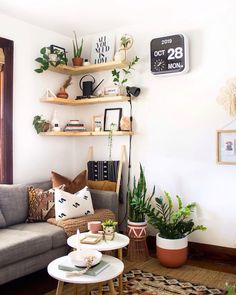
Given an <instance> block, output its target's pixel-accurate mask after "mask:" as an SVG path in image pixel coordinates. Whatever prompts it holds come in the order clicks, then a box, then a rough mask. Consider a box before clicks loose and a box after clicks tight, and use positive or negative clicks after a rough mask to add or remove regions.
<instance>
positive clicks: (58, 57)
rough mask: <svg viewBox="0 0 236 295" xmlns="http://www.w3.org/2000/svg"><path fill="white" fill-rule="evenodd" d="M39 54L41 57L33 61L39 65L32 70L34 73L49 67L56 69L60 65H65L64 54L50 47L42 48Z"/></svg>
mask: <svg viewBox="0 0 236 295" xmlns="http://www.w3.org/2000/svg"><path fill="white" fill-rule="evenodd" d="M52 50H53V51H52ZM40 54H41V56H40V57H38V58H36V59H35V61H37V62H38V63H39V64H40V67H39V68H38V69H35V70H34V71H35V72H36V73H42V72H43V71H46V70H47V69H48V68H49V66H50V65H51V66H53V67H57V66H58V65H60V64H63V65H65V64H67V58H66V55H65V52H63V51H61V50H58V49H56V48H54V49H52V48H51V47H43V48H41V49H40Z"/></svg>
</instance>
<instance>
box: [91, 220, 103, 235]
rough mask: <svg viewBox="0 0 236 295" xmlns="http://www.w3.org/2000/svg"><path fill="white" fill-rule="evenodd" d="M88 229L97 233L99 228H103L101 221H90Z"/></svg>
mask: <svg viewBox="0 0 236 295" xmlns="http://www.w3.org/2000/svg"><path fill="white" fill-rule="evenodd" d="M88 230H89V231H90V232H91V233H92V234H97V233H98V231H99V230H101V221H89V222H88Z"/></svg>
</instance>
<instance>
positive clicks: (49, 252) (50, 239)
mask: <svg viewBox="0 0 236 295" xmlns="http://www.w3.org/2000/svg"><path fill="white" fill-rule="evenodd" d="M33 185H34V186H35V187H39V188H42V189H44V190H47V189H49V188H50V187H51V182H50V181H47V182H42V183H37V184H33ZM28 186H29V185H0V285H2V284H4V283H6V282H9V281H11V280H14V279H16V278H19V277H22V276H25V275H27V274H29V273H32V272H35V271H38V270H40V269H43V268H45V267H46V266H47V265H48V264H49V262H50V261H52V260H54V259H55V258H57V257H60V256H63V255H65V254H66V253H68V250H69V248H68V246H67V244H66V240H67V237H66V234H65V232H64V230H63V229H62V228H60V227H58V226H55V225H52V224H49V223H47V222H38V223H25V221H26V218H27V215H28V197H27V187H28ZM92 191H93V192H91V194H92V199H93V201H94V208H96V207H98V208H102V207H103V208H107V209H111V210H112V211H114V213H116V214H117V208H118V203H117V197H116V196H115V195H114V194H113V195H110V196H109V198H107V193H109V192H103V193H101V192H98V194H96V191H95V190H92Z"/></svg>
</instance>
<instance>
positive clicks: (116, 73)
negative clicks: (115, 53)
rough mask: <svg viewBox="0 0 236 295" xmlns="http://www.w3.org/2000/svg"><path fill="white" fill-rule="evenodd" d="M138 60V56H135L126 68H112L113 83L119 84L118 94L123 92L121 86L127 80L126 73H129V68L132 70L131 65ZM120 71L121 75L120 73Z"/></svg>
mask: <svg viewBox="0 0 236 295" xmlns="http://www.w3.org/2000/svg"><path fill="white" fill-rule="evenodd" d="M138 61H139V58H138V57H137V56H135V57H134V58H133V60H132V61H131V62H130V63H129V65H128V67H127V68H125V69H121V70H117V69H114V70H112V72H111V73H112V77H113V82H114V84H115V85H117V86H119V88H120V95H122V94H123V92H124V90H123V87H124V85H125V84H126V83H127V82H128V75H130V74H131V70H134V68H133V67H134V65H135V64H136V63H137V62H138ZM121 73H122V74H123V75H121Z"/></svg>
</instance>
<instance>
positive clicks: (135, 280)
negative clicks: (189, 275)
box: [90, 270, 222, 295]
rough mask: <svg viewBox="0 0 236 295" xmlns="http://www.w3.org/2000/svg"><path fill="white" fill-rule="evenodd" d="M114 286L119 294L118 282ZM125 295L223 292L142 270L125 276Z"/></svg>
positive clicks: (106, 289)
mask: <svg viewBox="0 0 236 295" xmlns="http://www.w3.org/2000/svg"><path fill="white" fill-rule="evenodd" d="M114 286H115V289H116V291H117V292H118V282H117V280H115V281H114ZM123 287H124V294H126V295H131V294H132V295H155V294H159V295H173V294H198V293H199V292H201V294H204V295H205V294H212V295H217V294H221V293H222V290H220V289H217V288H209V287H207V286H204V285H202V284H193V283H190V282H186V281H182V280H177V279H175V278H172V277H167V276H162V275H157V274H153V273H151V272H144V271H142V270H131V271H129V272H127V273H125V274H124V276H123ZM90 294H91V295H97V291H91V292H90ZM103 294H104V295H108V294H110V292H109V287H108V286H104V287H103Z"/></svg>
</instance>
